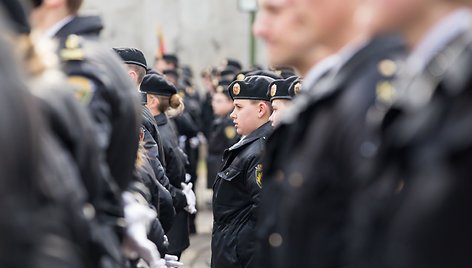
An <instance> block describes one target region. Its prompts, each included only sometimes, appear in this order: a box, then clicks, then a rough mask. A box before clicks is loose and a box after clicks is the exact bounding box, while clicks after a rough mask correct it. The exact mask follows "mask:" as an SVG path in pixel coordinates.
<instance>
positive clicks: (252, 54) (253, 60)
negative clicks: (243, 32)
mask: <svg viewBox="0 0 472 268" xmlns="http://www.w3.org/2000/svg"><path fill="white" fill-rule="evenodd" d="M250 14H251V24H250V29H249V32H250V34H251V47H250V57H249V59H250V62H251V66H254V65H255V64H256V37H255V36H254V34H253V31H252V27H253V25H254V22H255V21H256V12H255V11H251V13H250Z"/></svg>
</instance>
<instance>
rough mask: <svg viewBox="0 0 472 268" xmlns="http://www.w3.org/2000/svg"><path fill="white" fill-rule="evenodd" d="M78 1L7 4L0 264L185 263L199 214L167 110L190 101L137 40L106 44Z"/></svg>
mask: <svg viewBox="0 0 472 268" xmlns="http://www.w3.org/2000/svg"><path fill="white" fill-rule="evenodd" d="M81 4H82V1H81V0H64V1H24V2H22V1H11V0H4V1H2V2H1V7H0V8H1V9H2V13H4V14H6V16H5V17H2V21H1V25H0V26H1V27H2V29H1V31H2V33H4V34H5V35H2V38H1V40H0V41H1V42H2V45H1V50H2V51H0V52H1V53H0V54H1V55H2V56H1V58H0V66H1V67H0V68H2V69H3V70H4V71H3V72H2V81H4V85H2V87H1V94H2V96H3V97H2V98H1V99H2V109H5V113H4V115H5V117H4V118H3V119H2V121H3V122H2V124H4V128H2V133H3V134H2V135H4V134H6V133H7V131H13V132H14V133H10V134H11V138H10V139H8V140H10V141H8V140H7V139H2V144H4V147H3V148H4V150H3V149H2V152H3V153H4V157H3V158H2V159H5V161H2V165H5V168H4V169H2V182H1V183H2V187H1V188H2V195H1V197H0V198H1V201H2V202H1V203H2V207H1V213H2V215H5V217H2V220H1V221H0V233H1V236H2V242H0V256H1V258H0V263H1V264H0V266H2V267H143V265H144V267H154V268H158V267H161V268H162V267H180V266H182V263H180V262H178V258H179V257H180V254H181V253H182V251H183V250H185V249H186V248H187V247H188V246H189V232H188V222H187V218H188V215H189V214H193V213H195V212H196V209H195V204H196V203H195V202H196V200H195V199H196V198H195V194H194V192H193V191H192V184H191V183H188V182H189V181H188V180H187V178H186V163H187V162H188V160H187V155H186V154H185V153H184V152H183V151H182V150H181V149H180V147H179V146H178V138H177V135H176V133H175V132H174V129H173V128H171V127H170V126H169V124H168V116H167V113H169V114H170V113H171V112H173V114H175V115H178V114H180V113H181V112H182V107H183V103H182V99H181V97H180V96H179V95H178V94H177V89H176V88H175V86H174V85H172V84H171V83H170V82H168V81H167V80H166V79H165V78H164V76H163V75H162V74H160V73H157V72H155V71H153V70H152V69H149V68H148V66H147V63H146V59H145V58H144V56H143V54H142V53H141V52H140V51H139V50H137V49H134V48H117V49H114V50H112V49H109V48H106V47H104V46H103V45H101V44H100V41H99V37H98V35H99V33H100V31H101V29H102V28H103V26H102V24H101V21H100V19H99V18H98V17H94V16H92V17H82V16H78V15H77V12H78V10H79V8H80V6H81ZM29 22H31V28H30V24H29ZM12 55H14V56H12ZM20 67H21V68H22V69H20ZM19 70H21V71H19ZM133 82H134V83H133ZM170 110H172V111H170ZM20 129H21V130H20ZM15 133H16V134H15ZM20 133H21V135H20V136H17V135H18V134H20ZM5 137H6V136H5ZM12 141H18V142H12ZM20 142H21V143H20ZM7 155H8V159H7Z"/></svg>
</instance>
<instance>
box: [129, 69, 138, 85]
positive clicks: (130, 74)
mask: <svg viewBox="0 0 472 268" xmlns="http://www.w3.org/2000/svg"><path fill="white" fill-rule="evenodd" d="M128 74H129V77H131V79H132V80H133V82H134V83H135V84H137V83H138V74H137V73H136V72H135V71H132V70H129V71H128Z"/></svg>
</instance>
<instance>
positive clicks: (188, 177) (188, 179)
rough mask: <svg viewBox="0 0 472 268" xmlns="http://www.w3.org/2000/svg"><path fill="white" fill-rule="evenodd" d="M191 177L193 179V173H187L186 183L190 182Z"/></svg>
mask: <svg viewBox="0 0 472 268" xmlns="http://www.w3.org/2000/svg"><path fill="white" fill-rule="evenodd" d="M191 179H192V175H190V174H188V173H185V183H189V182H190V180H191Z"/></svg>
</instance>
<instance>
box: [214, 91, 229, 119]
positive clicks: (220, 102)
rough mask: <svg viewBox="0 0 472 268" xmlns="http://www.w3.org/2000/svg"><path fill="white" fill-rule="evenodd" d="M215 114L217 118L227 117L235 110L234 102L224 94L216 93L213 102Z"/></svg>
mask: <svg viewBox="0 0 472 268" xmlns="http://www.w3.org/2000/svg"><path fill="white" fill-rule="evenodd" d="M211 106H212V107H213V112H214V113H215V114H216V115H217V116H225V115H227V114H228V113H229V112H231V110H232V109H233V102H232V101H231V100H230V99H229V98H228V97H227V96H226V95H225V94H223V93H215V94H214V95H213V98H212V100H211Z"/></svg>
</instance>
